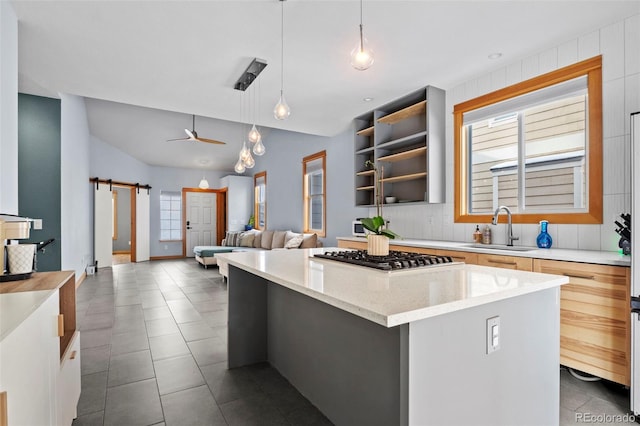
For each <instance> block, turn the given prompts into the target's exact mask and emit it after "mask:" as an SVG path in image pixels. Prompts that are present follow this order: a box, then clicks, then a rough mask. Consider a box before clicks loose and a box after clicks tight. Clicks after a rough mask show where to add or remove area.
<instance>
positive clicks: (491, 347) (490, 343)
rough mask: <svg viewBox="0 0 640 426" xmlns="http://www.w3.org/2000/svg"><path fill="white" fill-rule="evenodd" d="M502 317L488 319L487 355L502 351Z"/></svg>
mask: <svg viewBox="0 0 640 426" xmlns="http://www.w3.org/2000/svg"><path fill="white" fill-rule="evenodd" d="M500 331H501V330H500V317H499V316H496V317H492V318H488V319H487V355H488V354H490V353H493V352H495V351H497V350H498V349H500V339H501V337H500Z"/></svg>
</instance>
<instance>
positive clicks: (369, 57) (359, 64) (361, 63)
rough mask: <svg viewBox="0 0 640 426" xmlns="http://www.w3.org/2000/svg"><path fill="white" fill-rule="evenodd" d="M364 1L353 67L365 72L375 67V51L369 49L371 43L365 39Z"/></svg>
mask: <svg viewBox="0 0 640 426" xmlns="http://www.w3.org/2000/svg"><path fill="white" fill-rule="evenodd" d="M362 28H363V25H362V0H360V39H359V40H358V44H357V45H356V47H354V48H353V50H352V51H351V66H352V67H354V68H355V69H357V70H358V71H364V70H366V69H368V68H369V67H370V66H371V65H373V61H374V55H373V49H372V48H370V47H369V41H368V40H367V39H366V38H364V34H363V31H362Z"/></svg>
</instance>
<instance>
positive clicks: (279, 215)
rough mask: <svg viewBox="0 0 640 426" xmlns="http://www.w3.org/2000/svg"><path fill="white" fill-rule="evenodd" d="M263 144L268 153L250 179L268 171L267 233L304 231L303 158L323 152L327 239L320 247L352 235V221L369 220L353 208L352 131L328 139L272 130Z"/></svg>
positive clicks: (261, 158)
mask: <svg viewBox="0 0 640 426" xmlns="http://www.w3.org/2000/svg"><path fill="white" fill-rule="evenodd" d="M264 139H265V140H264V141H263V142H264V144H265V147H266V148H267V153H266V154H265V155H264V156H263V157H257V158H256V166H255V167H254V168H253V169H252V170H251V174H252V175H253V174H255V173H258V172H261V171H264V170H266V171H267V228H268V229H273V230H276V229H283V230H284V229H291V230H292V231H295V232H300V231H301V230H302V225H303V218H302V214H303V209H302V158H304V157H306V156H307V155H311V154H314V153H316V152H319V151H322V150H326V151H327V159H326V168H327V192H326V193H327V206H326V208H327V229H326V231H327V235H326V237H325V238H324V239H323V240H324V241H323V242H324V245H325V247H329V246H335V245H336V244H337V240H336V237H338V236H345V235H351V222H352V221H353V220H354V219H355V218H356V217H361V216H366V215H367V209H366V208H357V207H354V206H355V199H354V191H353V188H354V174H353V170H354V161H355V160H354V154H353V137H352V131H351V130H347V131H345V132H343V133H341V134H339V135H336V136H334V137H330V138H329V137H322V136H312V135H307V134H303V133H295V132H288V131H282V130H272V131H271V133H270V134H269V135H268V137H266V138H264ZM247 174H248V172H247Z"/></svg>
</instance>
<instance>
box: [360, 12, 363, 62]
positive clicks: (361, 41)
mask: <svg viewBox="0 0 640 426" xmlns="http://www.w3.org/2000/svg"><path fill="white" fill-rule="evenodd" d="M362 51H364V38H363V37H362V0H360V52H362Z"/></svg>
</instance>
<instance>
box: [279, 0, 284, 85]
mask: <svg viewBox="0 0 640 426" xmlns="http://www.w3.org/2000/svg"><path fill="white" fill-rule="evenodd" d="M283 92H284V0H280V95H282V93H283Z"/></svg>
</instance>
